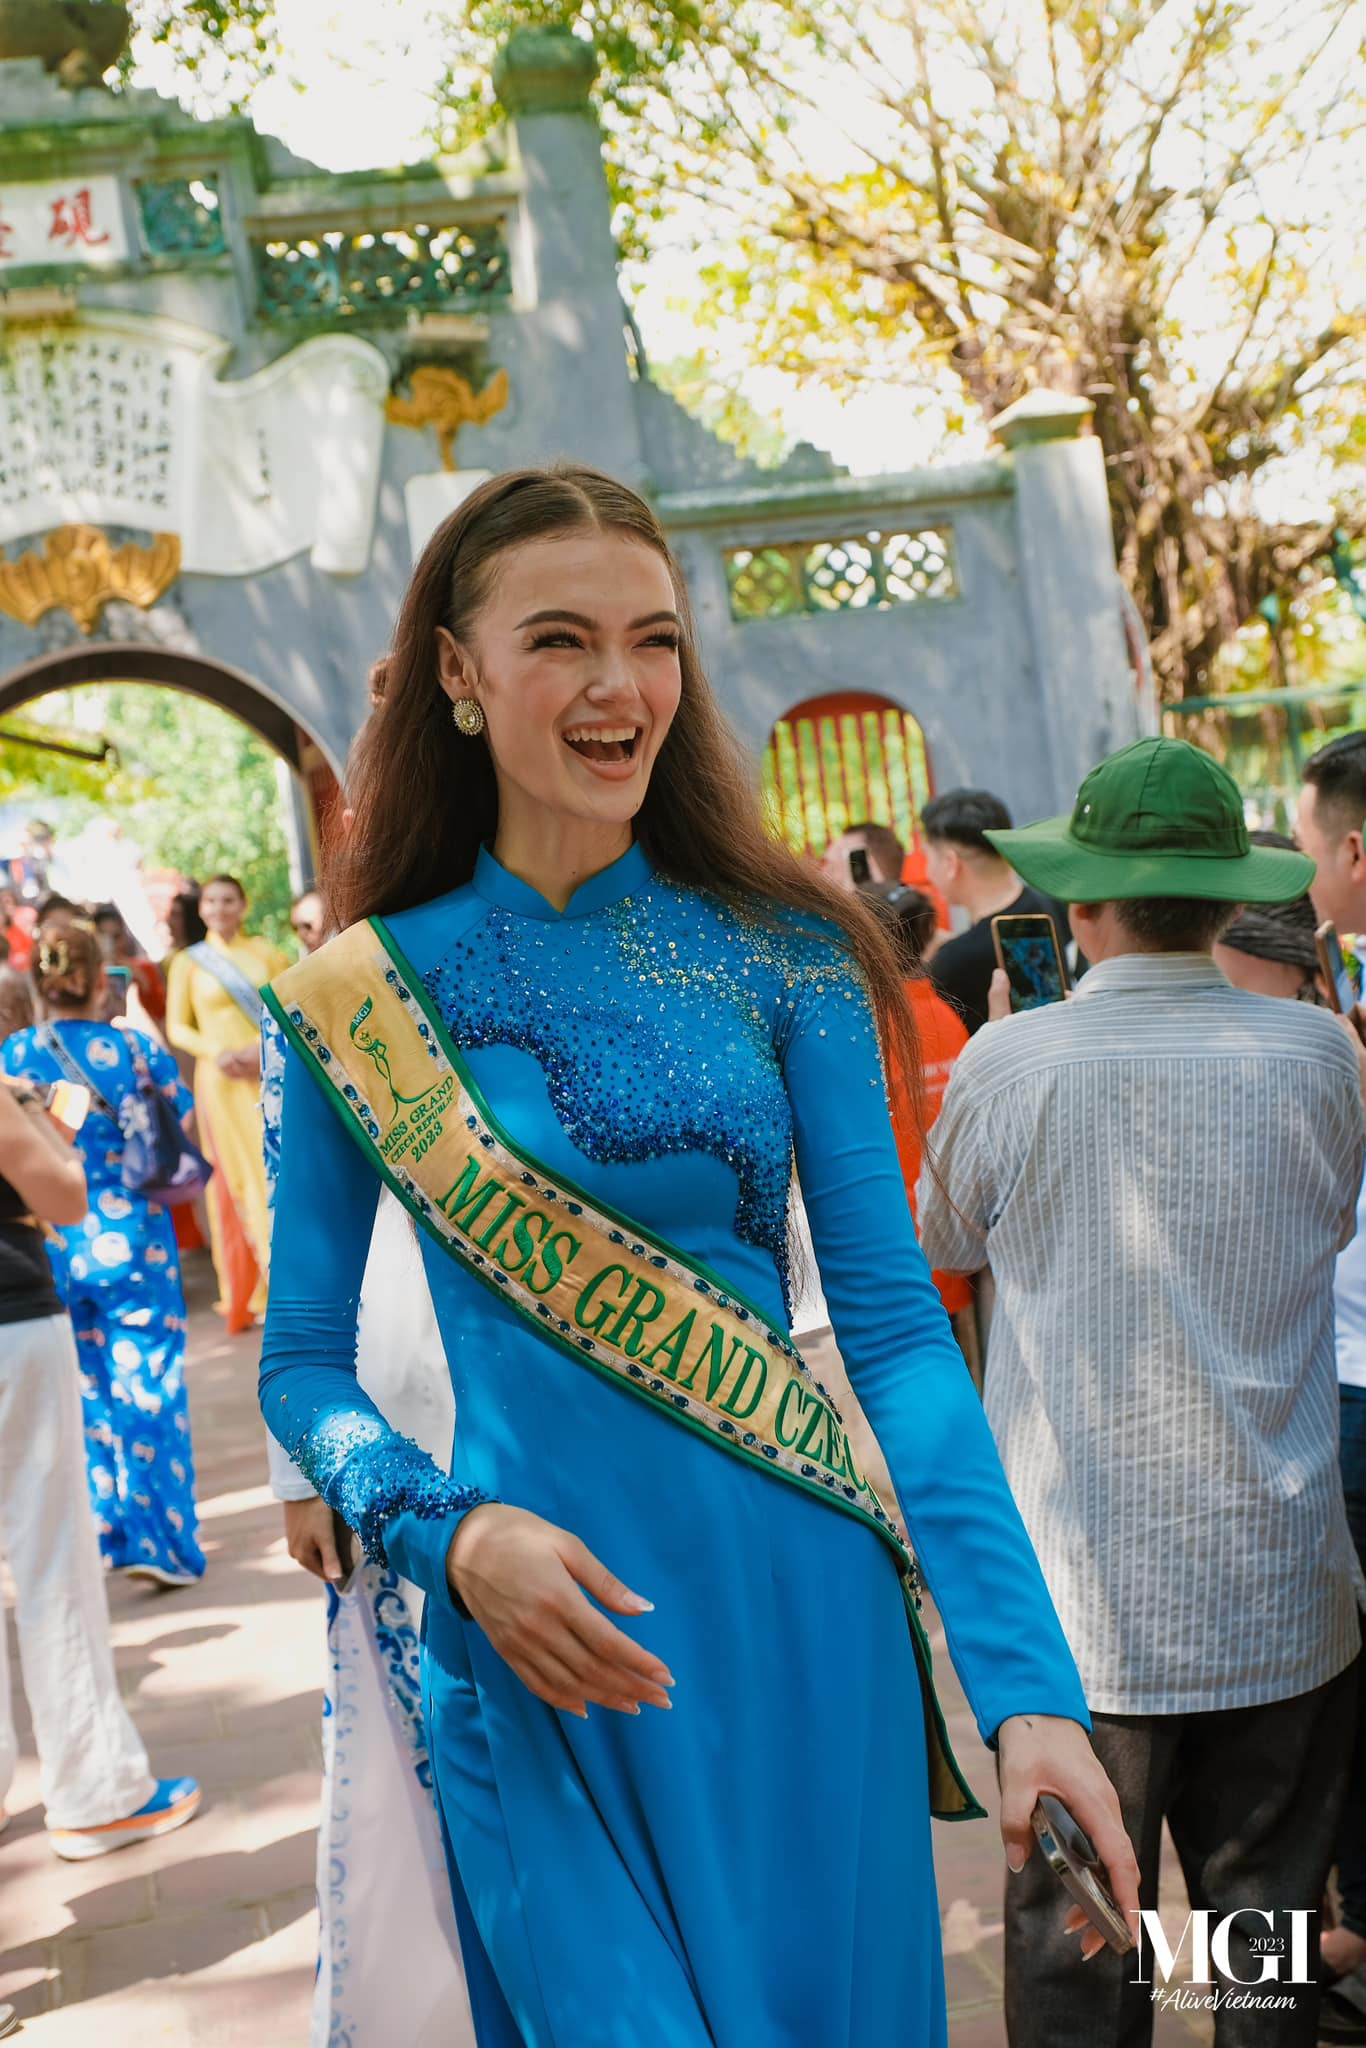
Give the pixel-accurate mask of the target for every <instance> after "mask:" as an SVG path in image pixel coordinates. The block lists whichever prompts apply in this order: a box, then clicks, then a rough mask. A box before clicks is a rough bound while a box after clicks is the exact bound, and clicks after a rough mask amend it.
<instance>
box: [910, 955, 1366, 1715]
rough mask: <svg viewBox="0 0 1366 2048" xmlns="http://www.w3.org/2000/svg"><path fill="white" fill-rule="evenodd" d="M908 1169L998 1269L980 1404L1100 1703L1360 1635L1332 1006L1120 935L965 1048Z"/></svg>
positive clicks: (1220, 1680)
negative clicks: (1068, 978) (1118, 947)
mask: <svg viewBox="0 0 1366 2048" xmlns="http://www.w3.org/2000/svg"><path fill="white" fill-rule="evenodd" d="M931 1145H932V1149H933V1153H934V1156H935V1158H936V1159H937V1162H938V1167H939V1176H940V1179H939V1182H936V1180H935V1179H934V1178H933V1177H932V1176H931V1175H930V1174H929V1173H928V1172H927V1173H926V1174H925V1176H924V1177H923V1178H922V1181H921V1185H920V1221H921V1236H922V1239H923V1242H924V1248H925V1252H926V1255H927V1256H928V1258H929V1259H930V1261H931V1263H932V1264H934V1265H936V1266H939V1267H943V1268H945V1269H947V1270H949V1271H960V1272H962V1271H968V1272H970V1271H975V1270H976V1269H978V1268H979V1267H981V1266H983V1265H989V1266H990V1267H991V1270H992V1273H993V1275H994V1277H995V1281H996V1288H997V1296H996V1308H995V1312H994V1316H993V1321H992V1328H991V1340H990V1350H989V1356H988V1362H987V1370H986V1405H987V1414H988V1417H989V1419H990V1422H991V1425H992V1428H993V1430H994V1432H995V1435H996V1440H997V1443H998V1445H999V1447H1000V1451H1001V1456H1002V1460H1003V1462H1004V1465H1005V1469H1006V1474H1007V1476H1008V1478H1009V1480H1010V1484H1011V1486H1012V1488H1013V1489H1014V1493H1015V1497H1016V1499H1017V1500H1018V1502H1019V1505H1020V1508H1021V1511H1022V1513H1023V1515H1024V1519H1025V1523H1026V1526H1027V1527H1028V1529H1029V1533H1030V1536H1031V1538H1032V1540H1033V1543H1034V1546H1035V1548H1036V1550H1037V1551H1038V1554H1039V1559H1040V1562H1041V1563H1042V1565H1043V1569H1044V1574H1045V1576H1046V1578H1047V1580H1048V1584H1049V1589H1050V1591H1051V1592H1052V1595H1053V1599H1054V1602H1055V1603H1056V1606H1057V1609H1058V1612H1059V1615H1060V1616H1061V1619H1062V1623H1063V1627H1064V1628H1065V1630H1066V1631H1067V1635H1068V1638H1069V1640H1070V1642H1071V1645H1072V1649H1073V1651H1074V1653H1075V1655H1076V1659H1077V1663H1078V1666H1079V1668H1080V1671H1081V1675H1082V1679H1083V1682H1084V1684H1085V1686H1086V1692H1087V1698H1088V1700H1089V1702H1090V1704H1091V1707H1092V1709H1093V1710H1094V1711H1096V1712H1100V1713H1115V1714H1171V1713H1185V1712H1197V1711H1204V1710H1208V1709H1215V1708H1229V1707H1241V1706H1252V1705H1256V1704H1259V1703H1261V1702H1264V1701H1269V1700H1276V1699H1284V1698H1289V1697H1291V1696H1293V1695H1294V1694H1296V1693H1300V1692H1305V1691H1308V1690H1309V1689H1310V1688H1311V1687H1313V1686H1316V1685H1321V1684H1324V1683H1326V1682H1327V1680H1328V1679H1330V1678H1332V1677H1334V1676H1335V1675H1336V1674H1337V1673H1338V1672H1339V1671H1341V1670H1342V1669H1344V1668H1345V1666H1346V1665H1347V1664H1349V1663H1350V1662H1351V1660H1352V1658H1353V1657H1354V1656H1355V1655H1356V1652H1357V1648H1358V1644H1359V1634H1358V1622H1357V1614H1356V1603H1355V1597H1354V1593H1353V1570H1352V1561H1353V1553H1352V1546H1351V1540H1350V1537H1349V1534H1348V1530H1347V1523H1346V1516H1345V1511H1344V1507H1343V1499H1342V1484H1341V1479H1340V1476H1339V1470H1338V1457H1337V1443H1338V1423H1337V1413H1338V1401H1337V1380H1336V1372H1335V1365H1334V1346H1333V1268H1334V1261H1335V1258H1336V1255H1337V1253H1338V1252H1339V1250H1340V1249H1341V1248H1342V1246H1343V1245H1344V1244H1345V1243H1346V1242H1347V1241H1348V1239H1349V1238H1350V1237H1351V1234H1352V1231H1353V1228H1354V1225H1355V1217H1356V1202H1357V1191H1358V1189H1359V1187H1360V1185H1361V1176H1362V1157H1363V1115H1362V1103H1361V1089H1360V1081H1359V1078H1358V1070H1357V1063H1356V1058H1355V1056H1354V1054H1353V1051H1352V1048H1351V1046H1350V1045H1349V1044H1348V1042H1347V1039H1346V1036H1345V1034H1344V1033H1343V1032H1342V1030H1341V1028H1340V1026H1339V1025H1338V1024H1337V1023H1336V1022H1335V1020H1334V1019H1333V1018H1332V1017H1331V1016H1329V1015H1328V1014H1327V1013H1326V1012H1324V1011H1321V1010H1316V1009H1314V1008H1313V1007H1312V1006H1307V1005H1305V1004H1302V1003H1294V1002H1288V1001H1281V1000H1276V999H1274V998H1271V997H1266V996H1257V995H1250V994H1247V993H1245V992H1243V991H1241V990H1238V989H1234V988H1232V987H1230V985H1229V984H1228V982H1226V981H1225V980H1224V978H1223V976H1222V975H1221V974H1220V973H1219V971H1218V969H1217V968H1216V967H1215V966H1214V965H1213V963H1212V962H1211V961H1210V960H1209V959H1207V958H1206V957H1204V956H1203V955H1191V954H1161V955H1152V954H1128V955H1125V956H1123V957H1122V958H1119V959H1114V960H1109V961H1105V962H1103V963H1102V964H1101V965H1099V966H1097V967H1095V968H1093V969H1092V970H1091V972H1090V973H1089V974H1088V975H1087V976H1086V978H1085V980H1084V981H1083V982H1082V984H1081V986H1080V987H1079V989H1078V991H1077V993H1076V995H1075V997H1074V998H1073V1000H1072V1001H1071V1002H1070V1003H1068V1004H1066V1005H1063V1006H1056V1007H1052V1008H1049V1009H1047V1010H1039V1011H1033V1012H1029V1013H1026V1014H1024V1015H1022V1016H1019V1017H1013V1018H1011V1019H1010V1020H1009V1021H1008V1022H1005V1023H1001V1024H997V1025H992V1026H989V1027H988V1028H987V1029H986V1030H984V1031H982V1032H980V1033H979V1034H978V1035H977V1037H976V1038H974V1039H973V1040H972V1041H971V1043H970V1044H969V1046H968V1047H967V1049H966V1051H965V1052H964V1053H963V1054H962V1055H961V1057H960V1059H959V1061H958V1064H957V1066H956V1068H955V1069H954V1075H953V1079H952V1081H951V1083H950V1085H949V1091H948V1095H947V1098H946V1101H945V1104H944V1109H943V1112H942V1114H941V1116H940V1118H939V1121H938V1122H937V1123H936V1125H935V1128H934V1133H933V1138H932V1140H931Z"/></svg>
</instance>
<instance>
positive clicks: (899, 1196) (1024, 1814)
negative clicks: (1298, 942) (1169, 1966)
mask: <svg viewBox="0 0 1366 2048" xmlns="http://www.w3.org/2000/svg"><path fill="white" fill-rule="evenodd" d="M779 1050H780V1055H781V1057H782V1061H783V1071H784V1078H785V1081H786V1085H787V1092H788V1097H789V1100H790V1102H791V1106H792V1117H793V1135H794V1145H795V1150H796V1160H797V1172H798V1175H799V1177H800V1180H801V1186H802V1193H803V1196H804V1197H805V1201H806V1206H807V1214H808V1216H809V1218H810V1223H811V1235H812V1241H813V1243H814V1245H815V1250H816V1257H817V1260H818V1262H819V1265H820V1274H821V1282H822V1285H823V1287H824V1290H825V1295H826V1300H827V1302H828V1303H829V1307H830V1315H831V1321H832V1323H833V1326H834V1330H835V1336H836V1339H837V1341H838V1343H839V1348H840V1352H841V1354H842V1356H843V1359H844V1362H845V1365H846V1368H847V1370H848V1373H849V1378H850V1382H851V1384H852V1385H853V1387H854V1390H855V1392H856V1393H857V1395H858V1398H859V1401H860V1403H861V1404H862V1406H863V1409H864V1412H865V1413H866V1415H867V1417H868V1421H869V1423H870V1424H871V1426H872V1429H873V1432H874V1434H875V1435H876V1437H877V1439H878V1442H879V1444H880V1445H881V1448H882V1452H883V1455H884V1457H885V1458H886V1460H887V1465H888V1468H889V1470H890V1472H891V1476H892V1483H893V1485H894V1486H895V1488H896V1492H897V1498H898V1500H899V1502H900V1504H901V1508H902V1512H903V1514H904V1516H905V1519H906V1525H907V1528H908V1530H909V1532H910V1537H911V1542H912V1545H913V1547H914V1549H915V1551H916V1554H917V1556H918V1558H919V1561H920V1565H921V1569H922V1571H923V1573H924V1576H925V1580H926V1583H927V1585H928V1586H929V1589H930V1592H931V1594H932V1595H933V1598H934V1601H935V1605H936V1606H937V1608H938V1609H939V1613H940V1616H941V1618H942V1620H943V1623H944V1630H945V1634H946V1636H947V1639H948V1645H949V1652H950V1655H951V1656H952V1658H953V1662H954V1667H955V1669H956V1671H957V1673H958V1676H959V1678H960V1679H961V1681H962V1683H963V1687H964V1690H965V1691H966V1693H967V1695H968V1699H969V1701H970V1703H971V1705H972V1709H973V1712H974V1714H975V1716H976V1719H977V1725H978V1728H979V1730H980V1731H981V1734H982V1737H983V1739H984V1740H985V1741H987V1742H995V1743H997V1745H998V1748H999V1759H1000V1770H1001V1783H1002V1833H1003V1834H1004V1836H1005V1838H1006V1843H1007V1851H1008V1854H1009V1856H1010V1860H1011V1862H1012V1864H1016V1867H1018V1864H1017V1863H1016V1859H1017V1857H1018V1863H1019V1864H1022V1863H1023V1862H1024V1859H1025V1856H1026V1855H1027V1854H1028V1853H1029V1851H1030V1849H1031V1848H1032V1846H1033V1836H1032V1832H1031V1828H1030V1814H1031V1813H1032V1811H1033V1807H1034V1804H1035V1800H1036V1799H1037V1797H1038V1794H1039V1792H1041V1791H1054V1792H1056V1793H1057V1794H1058V1796H1060V1797H1061V1798H1063V1799H1065V1800H1066V1801H1067V1803H1068V1804H1069V1806H1071V1808H1072V1810H1073V1811H1074V1813H1075V1814H1076V1816H1077V1818H1078V1819H1079V1820H1080V1821H1081V1822H1082V1825H1083V1826H1084V1827H1085V1828H1086V1829H1087V1831H1088V1833H1090V1834H1091V1836H1092V1838H1093V1840H1094V1841H1095V1843H1096V1846H1097V1848H1098V1849H1099V1850H1100V1852H1101V1854H1102V1856H1103V1858H1104V1860H1105V1862H1106V1865H1107V1867H1108V1869H1109V1871H1110V1874H1111V1877H1112V1880H1113V1881H1114V1883H1115V1886H1116V1888H1117V1896H1118V1897H1119V1899H1120V1903H1121V1904H1122V1905H1124V1906H1126V1907H1132V1909H1133V1910H1134V1911H1137V1904H1138V1900H1137V1869H1136V1866H1135V1865H1134V1863H1133V1855H1132V1851H1131V1849H1130V1847H1129V1843H1128V1840H1127V1837H1126V1836H1125V1834H1124V1830H1123V1827H1122V1824H1121V1822H1120V1817H1119V1806H1118V1802H1117V1801H1116V1799H1115V1795H1114V1792H1113V1790H1112V1789H1111V1786H1110V1784H1109V1780H1108V1779H1107V1778H1106V1777H1105V1774H1104V1772H1103V1771H1102V1770H1101V1768H1100V1766H1099V1764H1098V1763H1097V1762H1096V1760H1095V1757H1094V1754H1093V1752H1092V1750H1091V1746H1090V1743H1089V1742H1088V1741H1087V1739H1086V1736H1085V1733H1084V1732H1083V1731H1084V1730H1085V1729H1087V1728H1089V1726H1090V1718H1089V1716H1088V1713H1087V1709H1086V1700H1085V1696H1084V1694H1083V1692H1082V1686H1081V1680H1080V1678H1079V1677H1078V1675H1077V1669H1076V1665H1075V1663H1074V1661H1073V1658H1072V1653H1071V1651H1070V1649H1069V1648H1068V1645H1067V1639H1066V1637H1065V1636H1064V1634H1063V1632H1062V1627H1061V1624H1060V1623H1059V1621H1058V1618H1057V1615H1056V1613H1055V1611H1054V1608H1053V1603H1052V1600H1051V1599H1050V1597H1049V1593H1048V1588H1047V1586H1046V1585H1045V1583H1044V1578H1043V1573H1042V1571H1041V1570H1040V1567H1039V1562H1038V1559H1037V1558H1036V1556H1035V1554H1034V1550H1033V1547H1032V1545H1031V1544H1030V1541H1029V1537H1028V1535H1027V1534H1026V1531H1025V1527H1024V1523H1023V1521H1022V1520H1021V1518H1020V1513H1019V1510H1018V1508H1017V1507H1016V1505H1015V1501H1014V1498H1013V1496H1012V1495H1011V1492H1010V1488H1009V1486H1008V1485H1007V1483H1006V1478H1005V1474H1004V1472H1003V1471H1002V1469H1001V1462H1000V1459H999V1457H998V1456H997V1452H996V1445H995V1443H994V1441H993V1439H992V1435H991V1430H990V1427H989V1426H988V1423H987V1420H986V1416H985V1415H984V1413H983V1410H982V1405H981V1402H980V1400H979V1399H978V1396H977V1392H976V1389H975V1388H974V1386H973V1384H972V1380H971V1378H970V1377H969V1374H968V1369H967V1366H966V1364H965V1363H964V1360H963V1355H962V1353H961V1351H960V1350H959V1349H958V1346H957V1344H956V1343H955V1341H954V1337H953V1332H952V1330H951V1328H950V1325H949V1320H948V1317H947V1316H946V1315H945V1313H944V1309H943V1306H942V1304H941V1302H940V1300H939V1296H938V1293H937V1292H936V1290H935V1287H934V1283H933V1281H932V1280H931V1278H930V1271H929V1267H928V1265H927V1264H926V1262H925V1259H924V1257H923V1255H922V1253H921V1250H920V1246H919V1244H918V1243H917V1241H916V1235H915V1226H914V1224H913V1222H912V1219H911V1213H910V1207H909V1204H908V1202H907V1199H906V1188H905V1183H904V1181H903V1179H902V1176H901V1170H900V1164H899V1161H898V1158H897V1150H896V1141H895V1138H894V1136H893V1133H892V1127H891V1119H890V1115H889V1112H888V1108H887V1097H886V1090H885V1085H884V1081H883V1074H882V1066H881V1061H880V1059H879V1057H878V1048H877V1038H876V1033H875V1030H874V1027H873V1022H872V1017H871V1014H870V1011H869V1007H868V1001H867V997H866V994H865V992H864V990H863V988H862V986H861V984H860V983H859V981H858V980H857V978H856V977H855V976H853V975H852V974H851V973H849V972H847V971H845V970H842V969H841V968H839V967H838V966H837V965H836V966H834V968H833V971H832V972H830V973H829V974H828V975H826V976H824V977H823V978H822V982H821V984H820V985H816V984H813V983H811V982H808V983H807V984H806V986H805V987H804V988H803V989H802V992H801V993H800V995H798V996H797V997H796V998H795V1000H794V1003H793V1007H792V1009H791V1010H790V1011H788V1012H786V1013H785V1018H784V1024H783V1027H782V1030H781V1032H780V1041H779ZM1131 1889H1132V1893H1133V1896H1132V1897H1129V1896H1128V1893H1129V1892H1130V1890H1131Z"/></svg>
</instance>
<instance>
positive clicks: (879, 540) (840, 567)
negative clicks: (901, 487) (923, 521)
mask: <svg viewBox="0 0 1366 2048" xmlns="http://www.w3.org/2000/svg"><path fill="white" fill-rule="evenodd" d="M726 581H727V584H728V586H729V589H730V609H731V616H732V618H736V619H778V618H785V617H790V616H791V615H792V614H794V613H799V612H858V611H884V610H886V609H887V608H888V607H889V606H891V605H899V604H920V603H923V602H924V601H925V600H926V599H936V598H938V599H944V598H952V597H957V596H958V572H957V569H956V567H955V565H954V559H953V534H952V529H951V528H949V527H947V526H942V527H941V526H926V527H921V528H918V529H917V530H916V531H915V532H911V533H863V534H859V535H858V536H857V537H856V538H852V539H850V538H847V537H846V538H842V539H839V540H811V541H783V542H780V543H779V542H769V543H768V544H767V545H766V546H764V547H757V548H728V549H727V550H726Z"/></svg>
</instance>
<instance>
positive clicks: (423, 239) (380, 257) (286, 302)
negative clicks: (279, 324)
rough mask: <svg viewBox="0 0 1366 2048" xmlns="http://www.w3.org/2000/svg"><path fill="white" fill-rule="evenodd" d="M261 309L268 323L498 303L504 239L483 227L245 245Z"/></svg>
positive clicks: (508, 280)
mask: <svg viewBox="0 0 1366 2048" xmlns="http://www.w3.org/2000/svg"><path fill="white" fill-rule="evenodd" d="M252 260H253V262H254V264H255V266H256V285H257V290H258V292H259V294H260V302H261V310H262V312H263V313H265V314H267V315H269V316H271V317H274V318H285V319H295V320H298V319H308V318H310V317H318V316H321V315H331V316H332V317H334V318H335V317H337V316H341V317H347V316H350V317H353V318H355V317H364V316H366V315H375V314H384V313H396V312H409V311H421V310H423V309H424V308H425V309H427V310H429V311H430V310H433V309H445V308H449V307H451V306H452V305H459V304H464V303H471V302H474V303H480V302H482V303H485V304H486V303H487V302H488V301H489V300H490V299H497V298H505V297H506V296H507V295H508V293H509V292H510V291H511V289H512V277H511V271H510V267H509V263H508V249H507V240H506V238H505V236H504V234H503V230H502V227H501V225H499V224H498V223H497V222H494V223H491V224H490V225H487V226H482V227H474V228H464V227H445V228H429V227H421V226H419V227H403V228H386V229H384V230H382V231H381V232H379V233H376V234H342V233H340V232H335V233H329V234H324V235H318V236H314V237H307V236H300V237H298V238H296V239H294V240H292V241H269V242H264V241H258V242H253V244H252Z"/></svg>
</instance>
